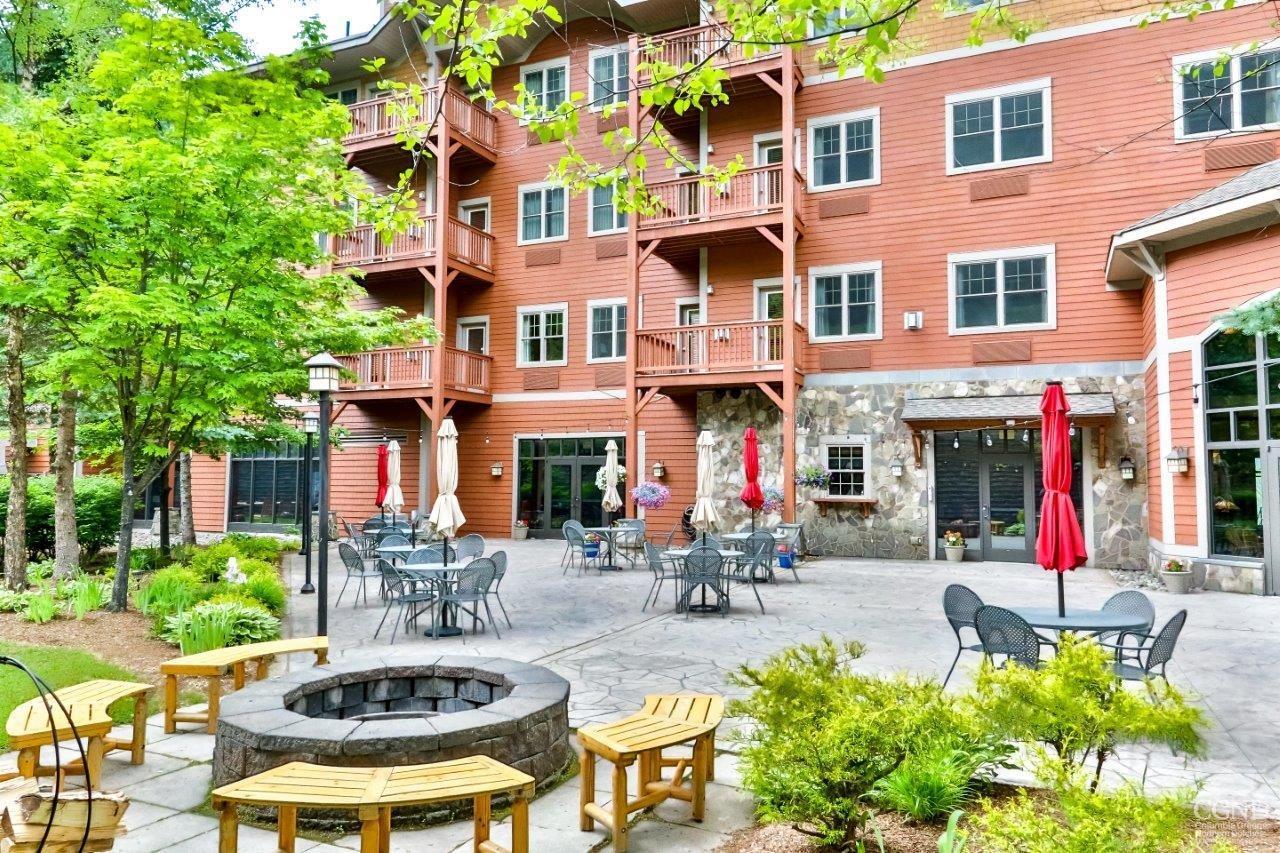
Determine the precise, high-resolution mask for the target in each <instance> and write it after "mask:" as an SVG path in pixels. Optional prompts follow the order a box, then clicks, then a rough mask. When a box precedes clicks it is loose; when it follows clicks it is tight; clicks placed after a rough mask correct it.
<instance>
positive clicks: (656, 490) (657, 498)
mask: <svg viewBox="0 0 1280 853" xmlns="http://www.w3.org/2000/svg"><path fill="white" fill-rule="evenodd" d="M631 500H633V501H635V503H636V506H641V507H644V508H645V509H662V508H663V507H664V506H666V505H667V501H669V500H671V490H670V489H668V488H667V487H666V486H664V485H662V484H661V483H655V482H653V481H648V482H644V483H641V484H640V485H638V486H636V487H635V488H634V489H632V490H631Z"/></svg>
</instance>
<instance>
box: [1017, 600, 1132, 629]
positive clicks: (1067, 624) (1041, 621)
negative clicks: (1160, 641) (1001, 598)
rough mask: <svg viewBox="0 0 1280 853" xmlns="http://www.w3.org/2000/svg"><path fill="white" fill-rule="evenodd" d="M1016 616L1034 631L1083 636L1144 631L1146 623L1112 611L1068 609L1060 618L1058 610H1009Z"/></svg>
mask: <svg viewBox="0 0 1280 853" xmlns="http://www.w3.org/2000/svg"><path fill="white" fill-rule="evenodd" d="M1009 609H1010V610H1012V611H1013V612H1014V613H1016V614H1018V615H1019V616H1021V617H1022V618H1023V619H1026V620H1027V622H1028V624H1030V625H1031V627H1033V628H1044V629H1045V630H1048V631H1078V632H1080V633H1082V634H1105V633H1110V632H1113V631H1117V632H1119V631H1142V630H1145V629H1146V627H1147V623H1146V620H1145V619H1143V618H1142V617H1141V616H1135V615H1133V614H1132V613H1119V612H1117V611H1112V610H1086V609H1080V608H1074V607H1073V608H1068V609H1067V611H1066V613H1067V615H1066V616H1059V615H1058V608H1056V607H1010V608H1009Z"/></svg>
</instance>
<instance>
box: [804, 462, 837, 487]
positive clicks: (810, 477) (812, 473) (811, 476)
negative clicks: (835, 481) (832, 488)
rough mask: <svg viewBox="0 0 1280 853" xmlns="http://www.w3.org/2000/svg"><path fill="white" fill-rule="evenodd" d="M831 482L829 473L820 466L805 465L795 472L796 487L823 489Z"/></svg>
mask: <svg viewBox="0 0 1280 853" xmlns="http://www.w3.org/2000/svg"><path fill="white" fill-rule="evenodd" d="M830 482H831V472H830V471H828V470H827V469H826V468H823V467H822V466H821V465H805V466H804V467H803V468H800V469H799V470H798V471H796V485H797V486H809V487H811V488H814V489H825V488H826V487H827V484H828V483H830Z"/></svg>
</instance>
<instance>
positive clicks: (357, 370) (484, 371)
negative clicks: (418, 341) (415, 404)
mask: <svg viewBox="0 0 1280 853" xmlns="http://www.w3.org/2000/svg"><path fill="white" fill-rule="evenodd" d="M440 350H443V352H444V384H445V387H446V388H448V389H450V390H455V391H470V392H472V393H476V394H488V393H490V387H491V385H490V368H491V366H492V364H493V358H492V357H491V356H487V355H481V354H480V353H475V352H470V351H468V350H461V349H457V348H456V347H436V346H416V347H384V348H382V349H376V350H370V351H369V352H361V353H356V354H355V355H342V356H338V361H339V362H341V363H342V366H343V367H344V368H345V369H346V370H347V371H349V372H350V373H353V374H355V378H354V379H353V378H351V377H350V376H349V375H344V376H343V378H342V382H341V390H343V391H383V390H395V389H415V388H429V387H431V386H432V385H433V384H434V375H433V369H434V362H435V358H436V357H437V355H436V354H437V352H438V351H440Z"/></svg>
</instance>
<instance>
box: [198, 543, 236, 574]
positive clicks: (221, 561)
mask: <svg viewBox="0 0 1280 853" xmlns="http://www.w3.org/2000/svg"><path fill="white" fill-rule="evenodd" d="M232 557H234V558H235V559H236V561H237V562H239V561H240V560H241V558H242V557H243V555H242V554H241V553H240V552H239V551H237V550H236V547H235V544H234V543H232V542H219V543H218V544H217V545H210V546H209V547H207V548H199V549H197V550H196V552H195V553H194V554H192V555H191V559H190V560H189V561H188V562H187V565H188V566H190V568H191V569H192V570H193V571H195V573H196V574H198V575H199V576H200V579H201V580H204V581H218V580H222V576H223V575H225V574H226V572H227V561H228V560H230V559H231V558H232Z"/></svg>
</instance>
